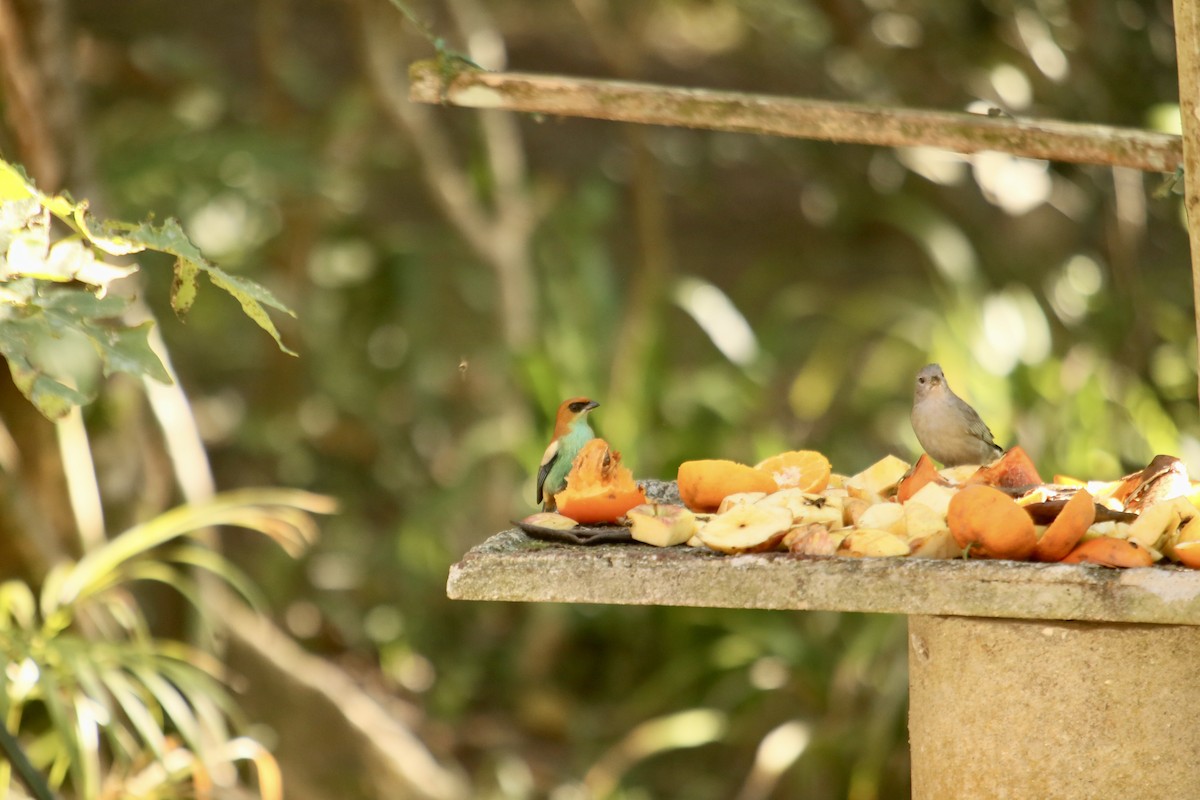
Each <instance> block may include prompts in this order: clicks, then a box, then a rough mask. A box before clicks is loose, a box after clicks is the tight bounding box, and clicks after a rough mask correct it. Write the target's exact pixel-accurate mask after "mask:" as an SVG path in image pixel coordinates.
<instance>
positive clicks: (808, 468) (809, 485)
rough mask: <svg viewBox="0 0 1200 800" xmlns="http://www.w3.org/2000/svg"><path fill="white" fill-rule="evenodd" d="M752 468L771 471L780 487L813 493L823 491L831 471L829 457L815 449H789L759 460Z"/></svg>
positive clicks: (827, 483)
mask: <svg viewBox="0 0 1200 800" xmlns="http://www.w3.org/2000/svg"><path fill="white" fill-rule="evenodd" d="M754 468H755V469H761V470H762V471H763V472H769V473H771V477H772V478H774V479H775V483H776V484H777V485H778V486H779V488H780V489H799V490H800V491H802V492H811V493H813V494H816V493H817V492H823V491H825V487H826V486H828V485H829V474H830V472H831V471H832V468H831V467H830V465H829V459H828V458H826V457H825V456H824V455H822V454H821V453H818V452H817V451H816V450H789V451H788V452H786V453H780V454H779V455H775V456H771V457H770V458H767V459H764V460H763V461H760V462H759V463H758V464H755V465H754Z"/></svg>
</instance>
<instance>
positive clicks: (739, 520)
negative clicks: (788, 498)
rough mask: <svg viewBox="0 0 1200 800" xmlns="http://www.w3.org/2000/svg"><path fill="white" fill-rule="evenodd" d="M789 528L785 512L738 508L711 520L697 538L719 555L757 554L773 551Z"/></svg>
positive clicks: (790, 523) (790, 517) (784, 509)
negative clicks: (719, 553) (720, 553)
mask: <svg viewBox="0 0 1200 800" xmlns="http://www.w3.org/2000/svg"><path fill="white" fill-rule="evenodd" d="M791 527H792V513H791V512H790V511H788V510H787V509H786V508H766V507H759V506H756V505H755V506H738V507H737V508H734V509H732V510H731V511H726V512H725V513H724V514H718V515H717V516H715V517H713V518H712V519H711V520H710V521H709V522H707V523H706V524H705V525H703V526H701V528H700V529H699V530H698V531H696V535H697V536H698V537H700V541H702V542H704V544H706V545H708V546H709V547H711V548H712V549H713V550H718V551H720V552H722V553H759V552H763V551H766V550H774V549H775V548H776V547H777V546H778V545H779V543H780V542H781V541H783V537H784V535H785V534H787V532H788V530H789V529H790V528H791Z"/></svg>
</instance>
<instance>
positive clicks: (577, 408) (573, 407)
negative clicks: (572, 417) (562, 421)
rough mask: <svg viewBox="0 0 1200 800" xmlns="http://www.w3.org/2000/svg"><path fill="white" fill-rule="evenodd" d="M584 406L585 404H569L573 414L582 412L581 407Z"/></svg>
mask: <svg viewBox="0 0 1200 800" xmlns="http://www.w3.org/2000/svg"><path fill="white" fill-rule="evenodd" d="M586 405H587V403H571V405H570V409H571V411H572V412H573V413H575V414H578V413H579V412H580V411H583V407H584V406H586Z"/></svg>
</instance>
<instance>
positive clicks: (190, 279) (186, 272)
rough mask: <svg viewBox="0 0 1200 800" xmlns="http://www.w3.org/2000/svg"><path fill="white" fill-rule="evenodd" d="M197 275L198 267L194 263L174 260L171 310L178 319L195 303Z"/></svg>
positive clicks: (198, 272)
mask: <svg viewBox="0 0 1200 800" xmlns="http://www.w3.org/2000/svg"><path fill="white" fill-rule="evenodd" d="M199 274H200V267H198V266H197V265H196V262H195V261H187V260H186V259H182V258H180V259H176V261H175V278H174V280H172V281H171V308H172V309H174V311H175V314H176V315H177V316H179V317H184V316H186V315H187V313H188V312H189V311H191V310H192V304H193V303H195V302H196V290H197V288H198V286H197V284H196V276H197V275H199Z"/></svg>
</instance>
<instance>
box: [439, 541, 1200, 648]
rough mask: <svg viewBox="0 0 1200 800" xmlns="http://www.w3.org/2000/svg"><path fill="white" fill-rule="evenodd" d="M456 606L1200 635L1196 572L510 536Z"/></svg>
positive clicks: (457, 583)
mask: <svg viewBox="0 0 1200 800" xmlns="http://www.w3.org/2000/svg"><path fill="white" fill-rule="evenodd" d="M447 593H448V595H449V596H450V597H451V598H454V599H459V600H517V601H526V602H550V603H615V604H622V605H667V606H704V607H709V608H762V609H776V610H783V609H791V610H824V611H869V612H878V613H888V614H932V615H953V616H966V617H1002V618H1010V619H1041V620H1076V621H1089V622H1139V623H1160V624H1176V625H1200V570H1192V569H1185V568H1181V567H1164V566H1156V567H1146V568H1144V569H1124V570H1120V569H1107V568H1104V567H1093V566H1084V565H1075V564H1035V563H1026V562H1015V561H982V560H975V561H964V560H961V559H955V560H933V559H918V558H830V559H820V560H805V559H799V558H796V557H794V556H791V555H788V554H787V553H756V554H747V555H740V556H727V555H722V554H720V553H714V552H712V551H710V550H705V549H702V548H691V547H671V548H656V547H648V546H645V545H620V544H613V545H596V546H579V545H565V544H563V545H560V544H551V543H546V542H540V541H537V540H534V539H531V538H529V537H528V536H526V535H525V534H524V533H522V532H521V531H519V530H516V529H513V530H509V531H505V532H503V533H499V534H497V535H495V536H493V537H491V538H490V539H488V540H487V541H486V542H484V543H483V544H481V545H479V546H478V547H475V548H473V549H472V550H471V551H470V552H468V553H467V554H466V555H465V556H464V557H463V559H462V561H461V562H459V563H458V564H455V565H454V566H453V567H452V568H451V569H450V579H449V583H448V585H447Z"/></svg>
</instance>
